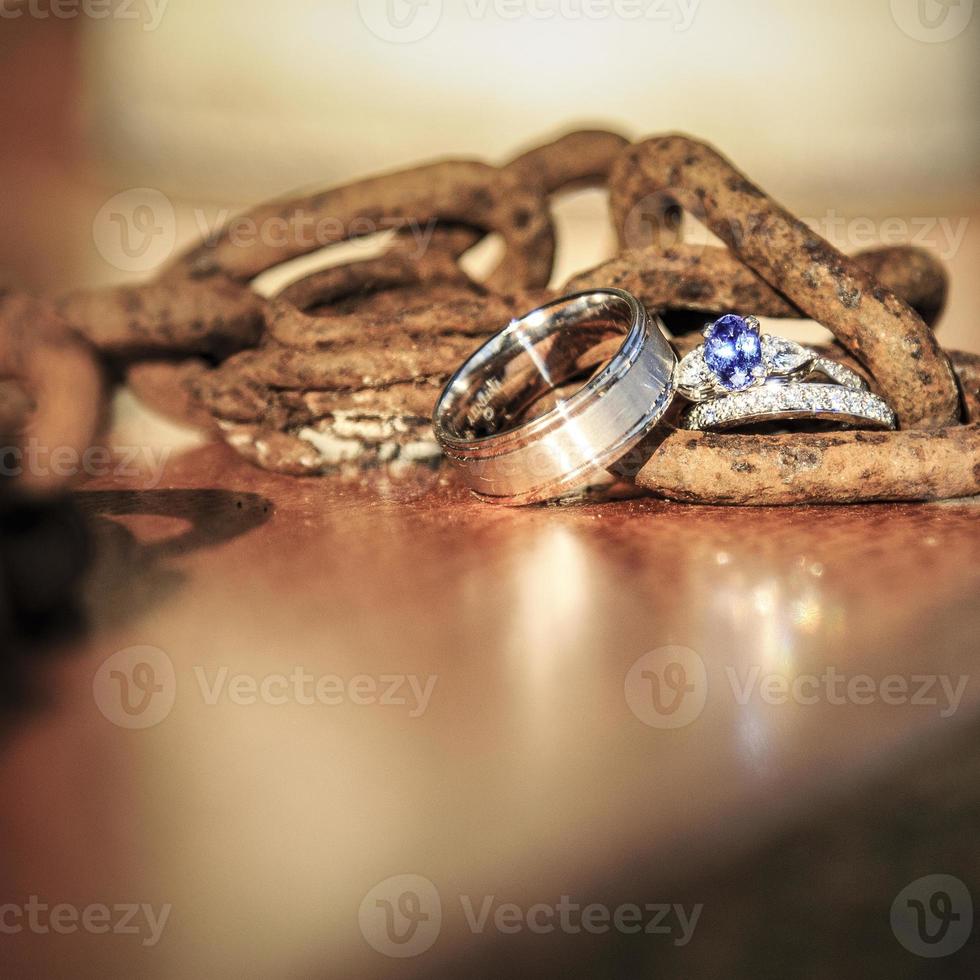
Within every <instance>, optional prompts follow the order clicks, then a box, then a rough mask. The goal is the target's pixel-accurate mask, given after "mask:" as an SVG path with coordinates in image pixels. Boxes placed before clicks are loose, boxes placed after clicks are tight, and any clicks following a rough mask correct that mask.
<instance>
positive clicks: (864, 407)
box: [680, 382, 895, 429]
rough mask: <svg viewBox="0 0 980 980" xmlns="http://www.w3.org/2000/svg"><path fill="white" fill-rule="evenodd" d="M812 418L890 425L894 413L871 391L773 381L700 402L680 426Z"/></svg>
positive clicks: (718, 426)
mask: <svg viewBox="0 0 980 980" xmlns="http://www.w3.org/2000/svg"><path fill="white" fill-rule="evenodd" d="M793 419H816V420H819V421H824V422H836V423H839V424H841V425H853V426H860V427H861V428H882V429H894V428H895V413H894V412H893V411H892V410H891V409H890V408H889V407H888V405H886V404H885V402H884V401H882V400H881V399H880V398H879V397H878V396H877V395H873V394H872V393H871V392H870V391H861V390H858V389H855V388H848V387H845V386H843V385H839V384H818V383H815V382H806V383H804V382H788V383H783V382H774V383H770V384H766V385H763V386H762V387H761V388H752V389H750V390H749V391H736V392H733V393H732V394H730V395H725V396H723V397H721V398H715V399H713V400H712V401H705V402H700V403H699V404H697V405H693V406H692V407H691V408H689V409H688V410H687V411H686V412H685V413H684V415H683V416H682V417H681V423H680V424H681V428H685V429H727V428H731V427H733V426H737V425H751V424H753V423H758V422H777V421H789V420H793Z"/></svg>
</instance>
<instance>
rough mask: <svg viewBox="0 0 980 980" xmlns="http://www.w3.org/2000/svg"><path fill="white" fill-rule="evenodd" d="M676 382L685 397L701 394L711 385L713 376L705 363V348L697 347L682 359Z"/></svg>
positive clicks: (678, 366) (678, 367)
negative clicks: (700, 392)
mask: <svg viewBox="0 0 980 980" xmlns="http://www.w3.org/2000/svg"><path fill="white" fill-rule="evenodd" d="M674 380H675V383H676V385H677V387H678V388H680V390H681V393H682V394H685V395H688V394H694V393H696V392H699V391H701V390H702V389H703V388H705V386H707V385H709V384H710V383H711V380H712V374H711V371H710V369H709V368H708V365H707V364H705V363H704V347H703V346H699V347H696V348H695V349H694V350H692V351H690V352H689V353H687V354H685V355H684V357H682V358H681V362H680V364H678V365H677V374H676V375H675V378H674Z"/></svg>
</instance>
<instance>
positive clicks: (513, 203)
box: [0, 131, 980, 503]
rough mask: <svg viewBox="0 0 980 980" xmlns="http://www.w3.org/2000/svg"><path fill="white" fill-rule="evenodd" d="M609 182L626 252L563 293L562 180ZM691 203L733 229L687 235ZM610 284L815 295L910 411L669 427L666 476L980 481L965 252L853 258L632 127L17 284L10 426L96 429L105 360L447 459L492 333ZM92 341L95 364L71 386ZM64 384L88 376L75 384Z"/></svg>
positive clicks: (806, 488)
mask: <svg viewBox="0 0 980 980" xmlns="http://www.w3.org/2000/svg"><path fill="white" fill-rule="evenodd" d="M604 185H608V187H609V192H610V204H611V211H612V217H613V224H614V228H615V231H616V234H617V235H618V237H619V241H620V244H621V251H620V252H619V254H618V255H617V256H615V257H614V258H613V259H611V260H609V261H608V262H605V263H603V264H602V265H600V266H598V267H597V268H595V269H593V270H590V271H588V272H584V273H581V274H578V275H576V276H575V277H573V278H572V279H571V280H570V281H569V282H568V283H566V284H565V285H564V286H563V287H562V288H561V289H560V290H558V291H552V290H549V289H548V283H549V281H550V280H551V278H552V274H553V266H554V258H555V250H556V247H557V235H556V231H555V224H554V220H553V217H552V211H551V206H552V202H553V200H554V199H555V198H556V197H557V196H558V195H560V194H562V193H564V192H566V191H568V190H570V189H574V188H577V187H584V186H604ZM651 202H652V203H651ZM682 210H686V211H688V212H690V213H692V214H694V215H695V216H697V217H698V218H700V219H701V220H702V221H703V222H704V223H705V224H706V225H707V226H708V227H709V228H710V229H711V231H713V232H714V233H715V234H716V235H717V236H718V237H719V238H720V239H721V240H722V241H723V242H724V243H725V246H726V247H718V246H710V245H694V244H690V243H685V242H684V240H683V238H682V236H680V235H679V233H678V222H679V220H680V219H679V215H680V213H681V211H682ZM638 215H639V216H640V217H641V218H642V219H643V220H644V222H645V224H644V225H643V228H642V230H641V232H640V233H638V232H637V231H636V220H637V216H638ZM243 221H244V222H248V223H249V224H250V225H251V226H252V227H263V226H271V225H273V224H274V225H275V227H276V229H277V235H276V236H275V238H274V239H273V238H272V237H271V236H257V237H255V236H253V237H252V238H251V239H249V240H248V241H247V242H243V241H240V240H238V238H236V235H235V234H234V229H235V225H236V222H243ZM381 223H384V224H385V225H386V226H389V227H391V226H393V227H395V228H396V231H395V233H394V235H393V237H392V240H391V242H390V244H389V245H388V246H387V248H386V250H385V251H384V252H383V254H381V255H380V256H378V257H376V258H372V259H362V260H358V261H355V262H349V263H345V264H340V265H333V266H329V267H327V268H322V269H320V270H319V271H316V272H314V273H312V274H307V275H305V276H303V277H302V278H300V279H298V280H297V281H294V282H292V283H290V284H289V285H288V286H287V287H285V288H284V289H282V290H281V291H280V292H279V293H278V294H277V295H275V296H273V297H269V298H266V297H263V296H260V295H259V294H258V292H256V291H255V290H254V289H253V288H252V283H253V281H254V280H255V278H256V277H257V276H259V275H261V274H262V273H265V272H267V271H269V270H271V269H275V268H277V267H279V266H282V265H284V264H285V263H288V262H290V261H292V260H294V259H297V258H299V257H301V256H304V255H308V254H310V253H312V252H315V251H318V250H320V249H322V248H325V247H329V246H331V245H336V244H339V243H341V242H343V241H347V240H349V239H352V238H355V237H358V236H359V235H363V234H365V233H366V232H365V231H364V229H370V228H377V227H378V226H379V225H380V224H381ZM421 225H425V226H426V227H427V228H428V230H429V237H428V241H427V243H426V247H425V248H424V249H422V250H420V249H419V247H418V242H417V241H416V240H415V238H414V236H413V234H412V232H413V231H414V230H416V229H417V228H418V227H420V226H421ZM311 228H315V229H317V233H316V234H313V235H311V234H310V229H311ZM488 235H496V236H499V238H500V240H501V242H502V245H503V256H502V258H501V259H500V261H499V264H498V265H497V267H496V268H495V269H494V270H493V272H491V274H490V275H489V276H488V277H487V278H486V280H485V281H483V282H477V281H474V279H473V278H472V277H471V276H469V275H468V274H467V273H466V272H465V271H464V268H463V263H462V259H463V257H464V256H465V255H466V254H467V253H468V252H469V251H470V250H471V249H472V248H473V247H474V246H475V245H477V244H478V243H480V242H481V241H483V240H484V239H485V238H486V236H488ZM600 285H617V286H621V287H622V288H625V289H628V290H630V291H631V292H633V293H635V294H636V295H637V296H638V297H639V298H640V299H641V300H642V301H643V302H644V304H645V305H646V306H647V307H648V308H650V309H654V310H657V311H658V312H661V313H664V314H666V315H667V316H668V317H669V318H670V322H671V325H672V327H673V328H674V329H675V330H681V329H684V328H685V327H686V326H687V325H688V323H689V322H690V320H689V319H688V318H685V316H684V314H692V313H693V314H698V315H699V318H700V319H701V320H703V319H705V318H707V317H708V316H710V315H712V314H718V313H721V312H725V311H728V310H732V309H736V310H745V311H751V312H754V313H757V314H760V315H766V316H774V317H792V316H810V317H812V318H814V319H816V320H818V321H819V322H821V323H822V324H824V325H825V326H827V327H828V329H830V330H831V332H832V333H833V334H834V336H835V338H836V340H837V342H838V344H839V345H840V347H839V348H835V350H834V354H835V356H848V357H850V358H851V359H852V363H854V364H855V366H857V367H859V368H861V369H863V370H864V371H865V372H866V374H867V375H868V376H869V378H870V379H871V380H872V383H873V384H874V385H875V386H876V387H877V388H878V390H880V391H881V392H882V393H883V394H884V395H885V396H886V397H887V398H888V399H889V400H890V401H891V402H892V404H893V405H894V406H895V408H896V410H897V411H898V414H899V416H900V418H901V420H902V429H901V430H900V431H898V432H894V433H875V434H869V433H861V432H832V433H804V432H798V433H793V434H780V435H711V434H700V433H687V432H674V431H666V430H665V431H664V432H661V433H660V435H659V436H658V438H657V440H656V445H647V446H645V447H643V453H644V454H645V455H637V454H633V456H632V457H631V459H630V460H629V461H625V462H624V467H626V468H627V469H628V474H629V475H630V476H631V477H633V478H635V479H636V481H637V482H638V483H639V484H640V485H641V486H643V487H645V488H647V489H648V490H650V491H652V492H655V493H659V494H662V495H666V496H669V497H673V498H676V499H682V500H689V501H710V502H724V503H800V502H833V501H841V502H843V501H858V500H879V499H889V500H893V499H910V500H917V499H939V498H944V497H952V496H965V495H969V494H975V493H980V429H978V422H977V420H978V419H980V395H978V387H980V369H978V363H980V361H978V359H977V358H975V357H971V356H969V355H959V354H953V355H952V363H951V361H950V359H949V358H947V356H946V354H945V353H944V352H943V351H942V350H941V348H940V347H939V345H938V343H937V342H936V340H935V336H934V334H933V332H932V330H931V329H930V325H931V324H932V323H934V321H935V320H936V319H937V318H938V317H939V315H940V314H941V312H942V308H943V305H944V303H945V296H946V276H945V272H944V270H943V268H942V266H941V265H940V264H939V263H938V262H937V261H936V260H935V259H934V258H933V257H931V256H930V255H929V254H928V253H925V252H923V251H921V250H918V249H913V248H909V247H892V248H881V249H872V250H868V251H865V252H863V253H859V254H857V255H853V256H845V255H843V254H842V253H840V252H838V251H837V250H836V249H834V248H833V247H832V246H831V245H830V244H829V243H827V242H826V241H824V240H823V239H822V238H820V237H819V236H818V235H816V234H815V233H814V232H813V231H812V230H810V229H809V228H808V227H807V226H806V225H804V224H803V223H801V222H800V221H798V219H796V218H795V217H793V215H791V214H790V213H789V212H788V211H786V210H785V209H784V208H782V207H781V206H780V205H778V204H776V203H775V202H774V201H772V200H771V199H770V198H769V197H768V196H767V195H766V194H765V193H764V192H763V191H761V190H760V189H759V188H758V187H756V186H755V185H754V184H752V183H751V182H750V181H749V180H748V179H747V178H746V177H744V175H742V174H740V173H739V172H738V171H737V170H735V168H734V167H732V166H731V164H729V163H728V161H726V160H725V159H724V158H722V157H721V156H720V155H719V154H717V153H716V152H715V151H714V150H712V149H711V148H710V147H708V146H706V145H705V144H703V143H699V142H697V141H695V140H691V139H689V138H687V137H682V136H666V137H658V138H654V139H651V140H647V141H645V142H642V143H638V144H635V145H629V144H628V143H627V141H626V140H625V139H624V138H622V137H621V136H618V135H616V134H613V133H607V132H601V131H584V132H576V133H571V134H568V135H566V136H564V137H562V138H561V139H559V140H556V141H555V142H552V143H549V144H547V145H544V146H541V147H538V148H535V149H533V150H531V151H529V152H526V153H524V154H522V155H521V156H519V157H517V158H516V159H514V160H512V161H511V162H509V163H507V164H505V165H504V166H501V167H495V166H492V165H490V164H487V163H484V162H479V161H472V160H457V161H443V162H438V163H434V164H429V165H426V166H422V167H417V168H413V169H411V170H406V171H401V172H398V173H393V174H388V175H384V176H380V177H373V178H369V179H366V180H362V181H358V182H356V183H353V184H349V185H346V186H344V187H340V188H335V189H332V190H328V191H325V192H322V193H318V194H314V195H311V196H307V197H303V198H299V199H293V200H287V201H283V202H277V203H273V204H268V205H263V206H261V207H259V208H257V209H255V210H254V211H251V212H249V213H247V214H246V215H244V216H241V217H240V218H238V219H235V220H234V221H233V222H232V223H231V224H230V225H229V226H228V227H227V228H226V229H224V230H223V232H222V233H220V234H219V235H218V236H216V237H215V238H213V239H209V240H208V241H205V242H202V243H201V244H199V245H198V246H196V247H195V248H193V249H192V250H190V251H189V252H188V253H186V254H184V255H182V256H180V257H179V258H178V259H177V260H175V261H174V262H173V263H172V264H171V265H170V266H169V267H168V268H167V269H165V270H164V271H163V273H162V274H161V275H160V276H159V277H158V279H157V280H156V281H154V282H151V283H149V284H146V285H142V286H129V287H118V288H115V289H110V290H99V291H86V292H78V293H75V294H72V295H69V296H66V297H64V298H63V299H62V300H60V301H59V302H58V303H56V304H52V305H42V304H39V303H37V302H36V301H28V300H27V299H26V298H24V297H20V296H16V295H12V294H11V295H7V296H6V297H2V298H0V336H2V338H3V340H2V343H3V347H2V351H3V354H4V356H3V357H2V359H0V377H3V378H8V379H15V380H16V381H17V382H18V385H17V386H15V387H14V388H13V389H11V388H10V386H9V385H3V384H0V427H5V428H6V430H7V431H8V432H9V431H12V430H13V429H17V428H18V426H19V425H20V424H22V423H23V421H24V418H23V416H27V415H28V408H29V407H30V406H31V405H33V406H35V411H34V413H33V418H34V423H33V424H34V425H35V426H39V427H45V426H47V429H46V430H45V438H49V439H53V440H65V441H66V442H67V444H69V445H75V444H76V443H79V442H82V443H84V441H85V440H86V439H91V438H94V435H95V430H96V427H97V420H98V419H100V418H101V417H102V416H103V414H104V399H105V387H104V385H103V384H102V381H101V378H102V372H101V369H100V366H101V365H100V362H101V364H105V365H108V366H110V367H111V368H112V369H113V370H114V371H116V372H120V373H122V375H123V376H124V377H125V380H126V382H127V383H128V384H129V385H130V387H132V388H133V390H134V391H135V392H136V393H137V395H138V396H139V397H141V398H142V399H143V400H145V401H146V402H148V403H149V404H151V405H152V406H154V407H156V408H158V409H160V410H162V411H164V412H165V413H166V414H169V415H171V416H173V417H175V418H177V419H180V420H182V421H185V422H189V423H190V424H193V425H196V426H200V427H209V428H212V429H214V430H216V431H217V432H219V433H220V434H221V435H222V436H223V438H225V439H226V441H228V442H229V443H230V444H231V445H232V446H234V447H235V449H236V450H237V451H238V452H240V453H241V454H242V455H244V456H245V457H247V458H249V459H251V460H252V461H254V462H256V463H258V464H259V465H261V466H264V467H266V468H268V469H271V470H275V471H279V472H284V473H291V474H304V475H305V474H316V473H324V472H330V471H331V470H333V469H334V468H336V467H337V466H341V465H355V466H369V465H376V464H379V463H387V462H391V461H392V460H405V461H409V462H416V461H426V462H432V461H434V460H435V459H436V458H437V453H436V447H435V444H434V441H433V439H432V435H431V431H430V429H429V417H430V414H431V409H432V406H433V403H434V401H435V399H436V397H437V395H438V392H439V390H440V388H441V386H442V384H443V383H444V382H445V380H446V378H447V377H448V375H449V374H450V373H451V372H452V370H454V369H455V367H456V366H457V365H458V364H459V362H460V361H461V360H462V359H463V358H464V357H465V356H466V355H467V354H468V353H469V352H470V351H471V350H472V349H473V348H474V346H475V345H477V344H478V343H479V342H480V340H481V339H482V338H484V337H486V336H487V335H489V334H492V333H493V332H495V331H496V330H497V329H499V327H500V326H501V325H503V324H504V323H505V322H506V321H507V320H508V319H509V318H510V317H512V316H514V315H516V314H519V313H521V312H525V311H526V310H528V309H530V308H532V307H533V306H535V305H538V304H539V303H540V302H542V301H544V300H546V299H547V298H549V297H551V296H553V295H555V294H556V292H565V291H568V290H570V289H586V288H589V287H593V286H600ZM29 302H30V303H32V304H33V305H32V306H28V305H27V304H28V303H29ZM28 309H30V310H31V311H33V312H32V313H31V314H30V315H33V316H35V317H36V318H37V320H38V322H42V323H44V324H45V325H46V327H45V330H44V331H43V332H42V334H39V336H42V335H43V337H46V338H47V339H46V340H45V341H44V342H43V343H39V342H37V340H35V339H32V338H30V337H28V336H26V335H25V333H24V331H23V329H22V328H20V327H19V326H18V324H23V323H24V322H25V316H27V315H28V314H27V313H26V312H25V311H26V310H28ZM54 338H60V339H59V340H58V341H57V342H55V340H54ZM79 338H83V339H84V341H85V342H86V343H81V342H80V341H79ZM679 344H680V345H681V346H683V345H684V338H683V337H682V338H679ZM52 345H53V346H52ZM54 350H57V351H60V356H61V360H58V358H57V357H55V356H54V354H53V353H52V351H54ZM95 352H97V353H98V355H99V356H98V358H96V357H95V356H94V353H95ZM69 353H70V354H71V356H72V357H74V358H75V359H74V360H73V361H72V360H70V358H69ZM69 364H71V365H73V367H72V371H73V372H77V378H76V379H75V380H73V381H72V383H71V386H70V387H69V388H67V389H65V388H63V387H59V386H60V384H61V379H62V378H64V377H65V374H64V371H66V370H68V368H67V367H66V366H65V365H69ZM954 369H955V374H954ZM957 381H958V383H959V387H958V385H957ZM960 389H962V391H961V390H960ZM10 391H13V392H17V391H21V392H27V393H28V394H29V401H28V400H27V399H20V400H19V399H18V396H17V395H16V394H13V395H10ZM59 391H62V392H64V391H69V392H71V395H70V397H69V399H68V400H69V401H70V405H69V404H68V403H66V401H65V400H64V398H65V396H64V395H59V394H58V392H59ZM5 392H7V396H5ZM961 396H962V397H961ZM961 410H965V412H966V419H967V421H966V423H965V424H960V412H961ZM18 415H19V416H22V418H20V421H19V422H18V421H16V418H15V417H16V416H18ZM62 416H64V418H63V419H62V423H61V427H60V428H59V426H58V425H57V424H55V422H56V420H57V419H58V418H61V417H62Z"/></svg>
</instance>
